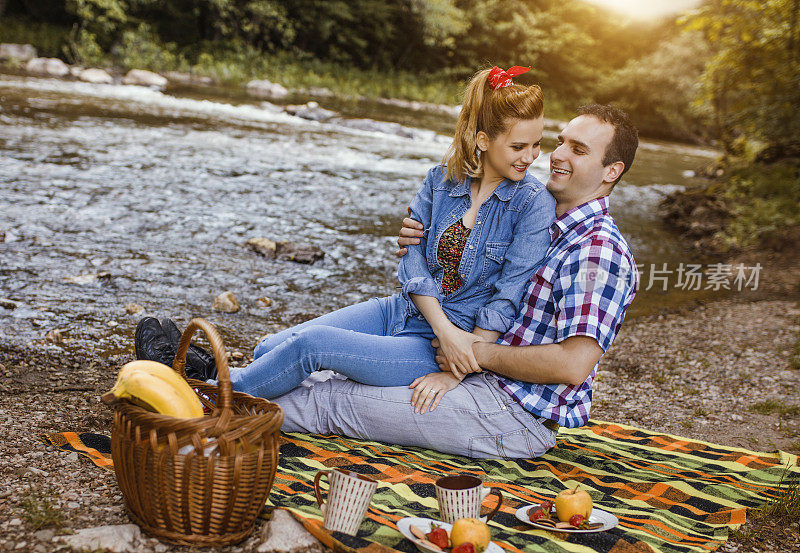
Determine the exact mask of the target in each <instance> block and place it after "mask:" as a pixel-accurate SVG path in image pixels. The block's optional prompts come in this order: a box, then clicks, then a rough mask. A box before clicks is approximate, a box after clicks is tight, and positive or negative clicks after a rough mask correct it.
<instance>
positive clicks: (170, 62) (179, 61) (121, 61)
mask: <svg viewBox="0 0 800 553" xmlns="http://www.w3.org/2000/svg"><path fill="white" fill-rule="evenodd" d="M177 50H178V48H177V46H176V45H175V44H174V43H167V44H164V43H162V42H161V41H160V39H159V37H158V35H156V34H155V33H153V31H152V30H151V29H150V26H149V25H147V24H146V23H142V24H140V25H139V27H137V28H136V29H130V30H126V31H124V32H123V33H122V39H121V40H120V42H119V44H117V45H116V46H115V47H114V48H113V50H112V54H113V55H114V58H115V59H116V61H117V64H118V65H120V66H121V67H123V68H125V69H133V68H139V69H149V70H150V71H166V70H183V71H185V70H186V69H188V62H187V61H186V60H185V58H183V56H181V55H180V54H178V51H177Z"/></svg>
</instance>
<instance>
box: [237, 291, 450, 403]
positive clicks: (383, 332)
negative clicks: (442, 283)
mask: <svg viewBox="0 0 800 553" xmlns="http://www.w3.org/2000/svg"><path fill="white" fill-rule="evenodd" d="M401 305H405V304H404V302H397V301H396V297H395V296H391V297H388V298H380V299H371V300H369V301H365V302H363V303H359V304H356V305H351V306H349V307H345V308H343V309H339V310H337V311H334V312H333V313H328V314H327V315H323V316H321V317H317V318H316V319H313V320H311V321H306V322H305V323H303V324H300V325H297V326H295V327H292V328H289V329H287V330H284V331H282V332H279V333H277V334H274V335H272V336H269V337H267V338H265V339H264V340H263V341H262V342H261V343H260V344H259V345H258V346H256V348H255V351H254V357H255V360H254V361H253V362H252V363H250V364H249V365H248V366H247V367H243V368H240V369H234V370H232V371H231V382H232V383H233V389H234V390H237V391H240V392H245V393H248V394H250V395H253V396H258V397H264V398H268V399H269V398H274V397H277V396H279V395H282V394H285V393H286V392H288V391H289V390H292V389H293V388H296V387H297V386H299V385H300V383H301V382H303V381H304V380H305V379H306V378H308V377H309V376H310V375H311V374H312V373H313V372H315V371H318V370H321V369H330V370H332V371H335V372H337V373H339V374H342V375H344V376H346V377H348V378H350V379H352V380H355V381H357V382H361V383H364V384H370V385H373V386H403V385H405V386H408V385H409V384H411V382H413V381H414V379H415V378H417V377H418V376H422V375H425V374H428V373H431V372H437V371H438V370H439V366H438V365H437V364H436V361H435V359H434V357H435V350H434V349H433V346H431V340H433V339H434V338H435V337H436V336H435V335H434V334H433V330H432V329H431V327H430V325H429V324H428V323H427V321H425V320H424V319H420V318H418V317H409V318H408V320H407V321H406V322H405V324H404V325H398V324H397V321H398V320H399V321H403V320H404V319H405V318H406V316H407V314H406V313H405V310H404V309H402V311H403V312H402V313H398V311H399V310H401V307H400V306H401ZM396 329H397V330H399V331H398V332H395V330H396Z"/></svg>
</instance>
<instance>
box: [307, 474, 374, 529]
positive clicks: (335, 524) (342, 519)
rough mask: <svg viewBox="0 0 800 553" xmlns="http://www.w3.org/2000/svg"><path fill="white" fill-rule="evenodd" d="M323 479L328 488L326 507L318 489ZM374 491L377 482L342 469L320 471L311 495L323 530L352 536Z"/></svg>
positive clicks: (315, 478) (365, 511)
mask: <svg viewBox="0 0 800 553" xmlns="http://www.w3.org/2000/svg"><path fill="white" fill-rule="evenodd" d="M323 476H325V477H327V479H328V482H329V484H330V486H329V487H328V501H327V502H325V503H323V501H322V493H321V492H320V488H319V482H320V478H322V477H323ZM377 488H378V481H377V480H375V479H374V478H370V477H369V476H364V475H363V474H358V473H356V472H350V471H344V470H341V469H333V470H321V471H319V472H318V473H317V475H316V476H315V477H314V494H315V495H316V496H317V503H318V504H319V508H320V510H322V515H323V517H324V518H323V526H324V527H325V528H326V529H328V530H335V531H338V532H343V533H345V534H349V535H351V536H355V535H356V532H358V527H359V526H360V525H361V521H362V520H363V519H364V515H365V514H366V513H367V509H368V508H369V504H370V501H372V496H373V495H374V494H375V490H376V489H377Z"/></svg>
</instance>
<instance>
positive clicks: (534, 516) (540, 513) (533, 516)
mask: <svg viewBox="0 0 800 553" xmlns="http://www.w3.org/2000/svg"><path fill="white" fill-rule="evenodd" d="M546 516H547V513H546V512H545V511H544V510H543V509H541V508H539V509H536V510H534V511H533V512H532V513H530V514H528V519H529V520H531V521H533V520H539V519H540V518H545V517H546Z"/></svg>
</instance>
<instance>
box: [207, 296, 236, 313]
mask: <svg viewBox="0 0 800 553" xmlns="http://www.w3.org/2000/svg"><path fill="white" fill-rule="evenodd" d="M211 309H213V310H214V311H222V312H223V313H236V312H237V311H239V309H240V307H239V302H238V301H237V299H236V296H235V295H234V294H233V292H230V291H228V292H223V293H221V294H220V295H219V296H217V298H216V299H215V300H214V304H213V305H212V306H211Z"/></svg>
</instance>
